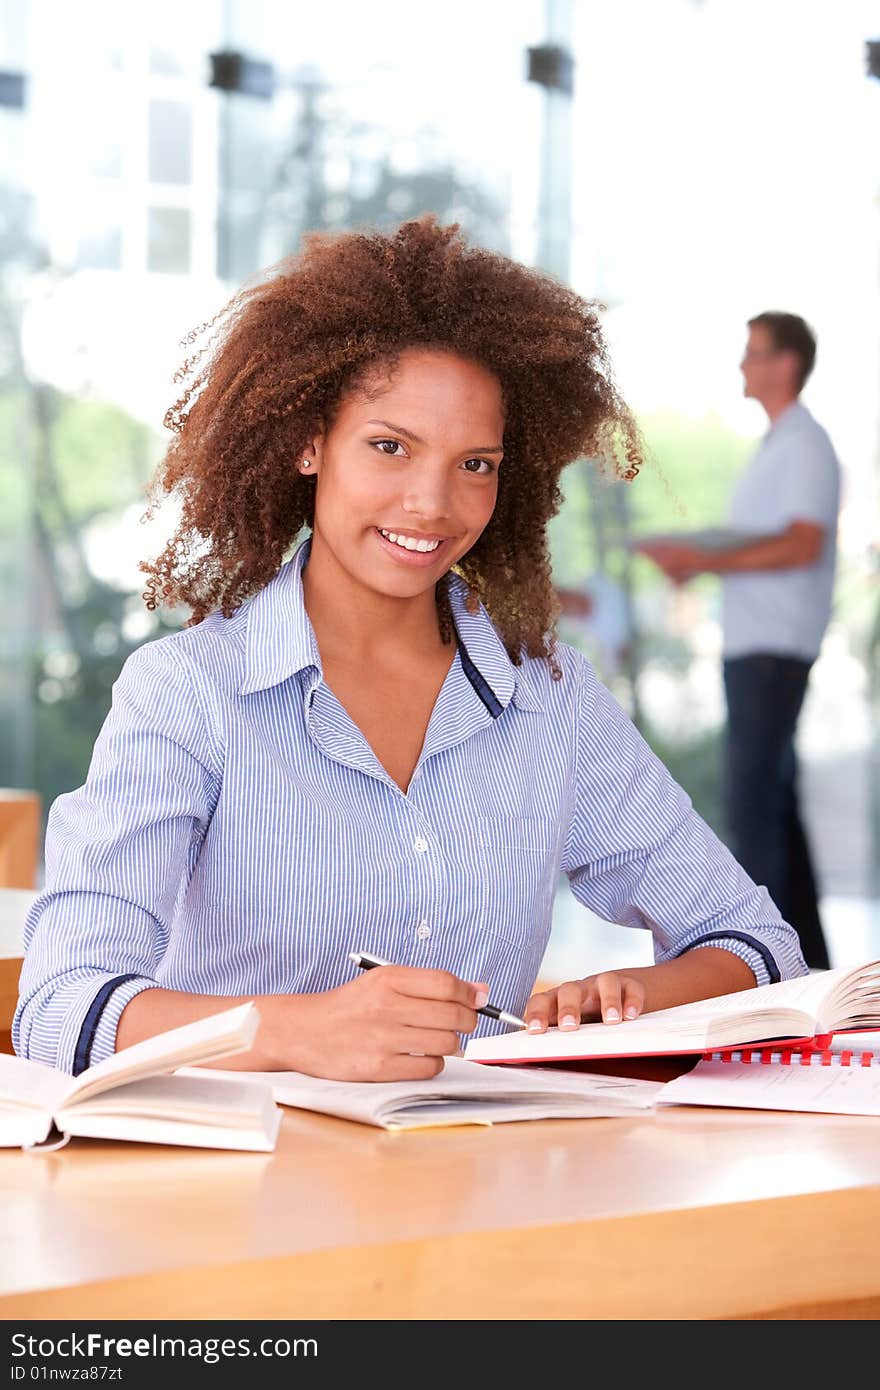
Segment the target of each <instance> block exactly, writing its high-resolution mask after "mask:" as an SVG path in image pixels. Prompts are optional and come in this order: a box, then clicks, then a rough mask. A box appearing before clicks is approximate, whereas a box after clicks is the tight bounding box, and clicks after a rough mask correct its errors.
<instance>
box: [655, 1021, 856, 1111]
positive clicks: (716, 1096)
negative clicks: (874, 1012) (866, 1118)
mask: <svg viewBox="0 0 880 1390" xmlns="http://www.w3.org/2000/svg"><path fill="white" fill-rule="evenodd" d="M657 1103H658V1105H719V1106H733V1107H736V1108H738V1109H744V1110H803V1111H809V1112H811V1113H814V1114H825V1115H880V1050H875V1047H874V1040H872V1038H871V1035H870V1034H853V1035H852V1036H850V1037H846V1038H845V1041H844V1040H843V1035H842V1037H841V1039H840V1040H838V1041H837V1042H835V1043H834V1045H833V1046H832V1047H829V1048H825V1049H823V1050H821V1051H814V1050H809V1049H808V1050H806V1051H804V1050H800V1049H799V1048H797V1047H793V1048H792V1047H775V1046H773V1047H759V1048H741V1049H736V1050H732V1051H727V1052H714V1053H709V1054H708V1055H707V1056H706V1057H704V1058H703V1060H702V1061H700V1062H698V1063H697V1065H696V1066H695V1067H694V1069H693V1070H692V1071H689V1072H687V1073H685V1075H683V1076H679V1077H676V1078H675V1079H674V1080H673V1081H670V1082H669V1084H668V1085H667V1086H664V1088H663V1090H662V1091H661V1092H660V1094H659V1096H658V1097H657Z"/></svg>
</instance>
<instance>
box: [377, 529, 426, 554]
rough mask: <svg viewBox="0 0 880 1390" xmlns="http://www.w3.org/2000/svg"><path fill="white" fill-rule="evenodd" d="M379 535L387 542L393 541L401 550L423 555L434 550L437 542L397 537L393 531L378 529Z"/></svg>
mask: <svg viewBox="0 0 880 1390" xmlns="http://www.w3.org/2000/svg"><path fill="white" fill-rule="evenodd" d="M379 534H380V535H382V536H384V537H385V539H386V540H387V541H393V542H394V544H395V545H399V546H400V548H401V549H402V550H419V551H421V552H422V553H423V554H424V553H425V552H426V551H429V550H436V549H437V547H438V545H439V544H440V542H439V541H417V540H416V538H415V536H398V535H397V533H396V532H395V531H383V530H382V528H381V526H380V527H379Z"/></svg>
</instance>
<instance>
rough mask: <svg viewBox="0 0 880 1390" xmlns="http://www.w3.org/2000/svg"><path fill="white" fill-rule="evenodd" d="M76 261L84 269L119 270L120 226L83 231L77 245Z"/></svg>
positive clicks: (120, 255)
mask: <svg viewBox="0 0 880 1390" xmlns="http://www.w3.org/2000/svg"><path fill="white" fill-rule="evenodd" d="M76 263H77V265H78V266H81V267H82V268H83V269H84V270H86V269H87V270H119V268H120V266H121V265H122V228H121V227H113V226H103V227H94V228H92V229H91V230H90V231H87V232H84V233H83V234H82V235H81V236H80V238H79V242H78V245H77V252H76Z"/></svg>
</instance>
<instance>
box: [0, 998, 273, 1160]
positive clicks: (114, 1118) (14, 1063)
mask: <svg viewBox="0 0 880 1390" xmlns="http://www.w3.org/2000/svg"><path fill="white" fill-rule="evenodd" d="M259 1021H260V1016H259V1013H258V1011H257V1007H256V1005H255V1004H252V1003H248V1004H239V1005H237V1006H236V1007H235V1008H232V1009H225V1010H224V1011H223V1012H222V1013H218V1014H212V1015H211V1016H210V1017H209V1018H203V1019H199V1020H198V1021H197V1022H196V1023H186V1024H184V1025H183V1026H182V1027H180V1028H172V1029H170V1030H169V1031H167V1032H165V1033H159V1034H158V1035H157V1036H156V1037H153V1038H145V1039H144V1040H143V1042H139V1043H135V1044H134V1045H133V1046H132V1047H125V1048H123V1049H122V1051H121V1052H117V1053H115V1054H114V1055H113V1056H112V1057H108V1058H106V1059H105V1061H103V1062H98V1063H96V1065H95V1066H93V1067H88V1068H87V1069H86V1070H85V1071H84V1072H82V1073H81V1074H80V1075H79V1076H76V1077H71V1076H68V1075H66V1073H64V1072H61V1071H56V1070H55V1068H54V1067H46V1066H43V1065H42V1064H41V1063H40V1062H30V1061H27V1060H26V1059H25V1058H23V1057H11V1056H7V1055H6V1054H3V1055H0V1147H6V1148H8V1147H9V1146H10V1145H18V1146H20V1147H22V1148H35V1147H41V1146H44V1147H46V1148H47V1149H49V1148H52V1149H55V1148H61V1147H62V1145H63V1144H65V1143H66V1142H67V1140H68V1139H69V1138H71V1137H73V1136H74V1135H76V1136H82V1137H87V1138H92V1139H133V1140H138V1141H140V1142H141V1143H153V1144H190V1145H195V1146H197V1147H199V1148H213V1149H257V1150H271V1149H274V1147H275V1140H276V1138H277V1135H278V1127H279V1124H280V1123H281V1111H280V1110H279V1109H278V1107H277V1106H276V1105H275V1103H274V1101H273V1100H272V1093H271V1091H270V1090H269V1088H268V1087H267V1086H265V1085H258V1084H257V1083H256V1082H254V1081H248V1080H239V1079H237V1077H239V1076H244V1073H227V1074H226V1079H224V1080H223V1081H222V1082H218V1081H215V1080H214V1078H213V1074H212V1072H210V1071H207V1072H204V1073H202V1074H199V1073H198V1072H197V1071H195V1072H192V1073H190V1074H189V1075H187V1076H185V1077H184V1076H172V1075H166V1074H165V1073H170V1072H173V1071H175V1070H176V1069H177V1068H178V1067H182V1066H189V1065H194V1064H196V1063H199V1062H213V1061H217V1060H219V1059H220V1058H222V1057H231V1056H233V1055H234V1054H235V1053H236V1052H246V1051H247V1049H248V1048H249V1047H250V1046H251V1043H252V1042H253V1040H254V1035H255V1033H256V1031H257V1027H258V1025H259Z"/></svg>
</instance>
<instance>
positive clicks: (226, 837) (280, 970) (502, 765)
mask: <svg viewBox="0 0 880 1390" xmlns="http://www.w3.org/2000/svg"><path fill="white" fill-rule="evenodd" d="M308 549H309V546H308V542H306V543H305V544H304V545H303V546H301V547H300V549H299V550H298V551H297V553H296V555H295V556H294V557H293V559H292V560H290V561H289V562H288V563H287V564H285V565H284V566H283V567H282V568H281V569H280V570H279V572H278V574H277V575H276V576H275V577H274V578H273V579H272V581H271V582H270V583H269V584H268V585H266V587H265V588H263V589H262V590H261V591H260V592H259V593H257V594H255V595H254V596H253V597H252V598H251V599H249V600H248V601H247V602H246V603H244V604H243V605H242V606H241V607H240V608H239V609H238V610H237V611H236V613H234V614H233V615H232V617H231V618H228V619H227V618H224V617H223V616H222V615H221V614H219V613H216V614H213V615H211V616H210V617H208V618H207V619H205V621H204V622H202V623H200V624H198V625H197V626H196V627H193V628H187V629H184V630H183V631H181V632H178V633H174V634H172V635H171V636H167V637H162V638H160V639H158V640H156V641H153V642H149V643H147V644H145V645H144V646H143V647H141V648H139V649H138V650H137V651H136V652H134V653H133V654H132V655H131V656H130V657H129V658H128V660H127V661H126V663H125V665H124V667H123V669H122V671H121V673H120V676H119V679H118V680H117V682H116V684H115V686H114V688H113V700H112V707H111V710H110V712H109V714H108V716H107V719H106V721H105V723H104V726H103V728H102V730H101V732H100V734H99V736H98V739H97V740H96V743H95V748H94V754H93V757H92V762H91V767H90V769H89V773H88V777H87V780H86V782H85V785H84V786H83V787H81V788H80V789H79V790H77V791H74V792H71V793H69V794H66V795H64V796H60V797H59V798H58V799H57V801H56V802H55V803H54V805H53V807H52V810H51V814H50V818H49V826H48V832H47V841H46V886H45V890H44V891H43V892H42V893H41V894H40V896H39V897H38V899H37V900H36V902H35V903H34V905H33V907H32V909H31V912H30V914H29V916H28V920H27V923H26V928H25V952H26V953H25V963H24V968H23V972H22V978H21V987H20V998H19V1006H18V1009H17V1012H16V1016H15V1022H14V1032H13V1040H14V1045H15V1048H16V1051H17V1052H18V1053H19V1054H21V1055H24V1056H27V1057H31V1058H34V1059H35V1060H37V1061H41V1062H46V1063H49V1064H51V1065H54V1066H57V1067H60V1068H62V1069H63V1070H65V1071H72V1072H79V1071H81V1070H82V1069H83V1068H84V1067H86V1066H88V1065H91V1064H93V1063H95V1062H98V1061H100V1060H102V1059H103V1058H104V1057H106V1056H108V1055H109V1054H110V1053H112V1052H113V1050H114V1047H115V1038H116V1026H117V1023H118V1021H119V1017H120V1014H121V1013H122V1010H123V1009H124V1008H125V1006H126V1004H128V1002H129V1000H131V999H132V998H133V997H134V996H135V995H136V994H138V993H139V992H140V991H141V990H144V989H149V988H151V987H153V986H156V985H159V986H162V987H164V988H166V989H178V990H186V991H192V992H196V993H206V994H214V995H224V996H225V995H241V994H245V995H248V994H279V993H288V992H289V993H295V994H298V993H306V992H312V991H319V990H326V989H330V988H333V987H334V986H337V985H339V984H341V983H343V982H344V981H345V980H347V979H351V978H352V977H353V976H354V974H355V973H356V972H355V967H354V966H353V965H352V964H351V963H350V962H349V960H348V953H349V951H352V950H361V949H363V950H366V951H370V952H373V953H375V954H376V955H380V956H383V957H385V958H386V959H389V960H393V961H396V962H398V963H400V964H404V965H414V966H429V967H443V968H445V969H448V970H452V971H454V972H455V973H456V974H457V975H459V976H461V977H462V978H464V979H468V980H484V981H486V982H487V983H488V984H489V987H490V991H491V997H492V998H493V999H494V1000H497V1001H499V1002H501V1003H502V1004H503V1006H504V1007H506V1008H508V1009H513V1010H515V1011H517V1012H522V1010H523V1009H524V1007H525V1004H526V1001H527V999H528V996H529V993H530V991H531V988H532V986H533V983H534V981H535V978H536V975H537V972H538V969H539V967H540V964H541V961H542V959H543V956H544V952H545V948H546V946H547V940H548V936H549V933H550V927H551V916H552V909H553V902H554V896H555V892H556V888H557V884H558V878H559V874H560V871H562V872H564V873H566V874H567V875H568V877H569V880H570V882H571V886H572V890H573V892H574V894H575V896H576V897H577V898H579V899H580V901H581V902H583V903H584V904H586V905H587V906H588V907H589V908H591V909H592V910H593V911H594V912H595V913H597V914H598V915H599V916H600V917H603V918H605V919H606V920H608V921H612V922H618V923H621V924H622V925H624V926H629V927H636V928H642V929H647V930H649V931H650V932H651V933H652V936H653V942H654V957H655V959H656V960H657V961H664V960H669V959H671V958H672V957H674V956H677V955H679V954H680V953H681V952H683V951H686V950H688V949H690V948H692V947H696V946H700V945H712V946H724V947H726V948H727V949H728V950H730V951H733V952H734V953H735V954H736V955H738V956H740V957H742V958H743V959H744V960H746V961H747V962H748V964H749V965H750V966H751V968H752V969H753V970H754V972H755V977H756V980H757V982H758V983H759V984H763V983H766V982H767V981H768V980H773V979H779V978H784V977H788V976H791V975H798V974H802V973H804V972H805V970H806V966H805V965H804V962H803V959H802V957H801V954H800V950H799V945H798V939H797V936H796V934H795V932H794V931H793V930H792V928H791V927H789V926H788V925H786V923H784V922H783V921H782V919H781V918H780V916H779V914H778V912H777V911H776V910H775V908H774V907H773V905H772V903H771V901H770V899H769V897H768V896H767V893H766V892H765V891H764V890H763V889H761V888H758V887H756V886H755V884H754V883H753V882H752V881H751V879H749V878H748V876H747V875H746V874H745V872H744V871H743V870H742V869H741V868H740V867H739V866H738V865H737V863H736V862H735V861H734V859H733V858H732V857H731V855H730V854H729V852H728V851H727V850H726V849H725V848H724V847H723V846H722V845H721V843H720V842H719V841H718V840H717V839H716V837H715V835H714V834H713V833H712V832H711V830H710V829H709V828H708V826H707V825H706V824H705V823H704V822H703V821H702V820H701V819H700V817H699V816H697V814H696V813H695V812H694V810H693V809H692V806H691V803H690V801H689V799H688V797H687V796H686V794H685V792H684V791H683V790H682V789H681V788H680V787H679V786H678V785H677V784H676V783H675V782H674V781H673V779H672V778H671V776H670V775H669V773H668V772H667V771H666V769H665V768H664V767H663V765H662V764H661V763H660V762H659V761H658V759H657V758H656V757H655V756H654V754H653V753H652V752H651V750H650V749H649V748H648V746H647V744H646V743H645V742H644V740H643V739H642V738H641V737H640V735H639V734H638V732H637V731H636V729H635V728H634V726H633V725H632V723H631V722H630V720H629V719H628V718H627V717H626V715H625V714H624V712H623V711H622V710H621V708H620V707H619V706H618V705H617V703H616V702H615V701H614V699H613V698H612V696H611V695H610V694H609V692H608V691H607V690H606V689H605V688H604V686H602V685H601V683H600V682H599V681H598V679H597V678H596V675H595V673H594V672H593V669H592V667H591V666H590V664H589V662H588V661H587V660H586V659H585V658H584V657H583V656H582V655H581V654H580V653H579V652H577V651H576V650H575V649H574V648H572V647H568V646H565V645H560V647H559V649H558V656H559V662H560V665H561V667H562V671H563V678H562V680H560V681H554V680H553V679H552V678H551V675H550V670H549V667H548V664H547V662H546V661H544V660H542V659H529V658H525V659H524V660H523V664H522V665H521V666H519V667H517V666H514V665H513V664H512V662H511V661H510V659H509V657H508V656H507V653H506V652H505V650H504V646H503V644H502V643H501V641H500V639H499V637H498V634H497V633H496V631H495V629H494V628H493V626H492V624H491V622H490V620H489V618H488V615H487V614H486V612H485V610H484V609H481V610H480V611H479V612H478V613H476V614H472V613H469V612H468V611H467V609H466V607H465V601H464V600H465V595H466V588H465V586H464V584H463V582H462V581H461V580H459V579H458V578H457V577H455V576H452V577H451V582H450V601H451V606H452V612H453V617H454V620H455V625H456V629H457V633H458V650H457V654H456V657H455V660H454V662H453V664H452V666H451V667H450V670H449V673H448V675H447V677H446V679H445V681H444V683H443V686H442V688H441V690H440V693H439V695H438V697H437V702H436V705H435V707H434V710H433V712H432V715H431V719H430V723H429V726H428V730H427V733H426V736H425V742H424V746H423V748H422V751H421V754H420V757H419V760H418V764H417V766H416V769H415V772H414V774H413V777H412V781H411V783H410V786H409V788H408V790H407V792H406V793H405V794H404V793H403V792H402V791H401V789H400V788H399V787H398V786H397V784H396V783H395V782H394V781H393V780H392V779H391V778H390V777H389V775H388V774H387V773H386V772H385V770H384V768H383V767H382V766H381V765H380V763H379V762H378V760H377V758H376V757H375V754H374V753H373V751H372V749H371V748H370V746H369V745H368V743H367V742H366V740H365V739H364V737H363V735H362V734H361V732H360V730H359V729H358V728H357V727H356V725H355V724H354V723H353V722H352V720H351V718H350V717H349V715H348V714H347V713H346V711H345V710H344V709H343V707H342V706H341V705H340V703H339V702H338V700H337V699H336V698H335V696H334V695H333V692H332V690H331V689H330V688H329V686H327V685H326V684H325V683H324V682H323V680H322V673H321V659H320V655H319V653H318V648H317V643H316V640H315V635H314V632H313V630H312V626H311V624H310V622H309V619H308V616H307V614H306V611H305V606H304V603H303V589H302V577H301V574H302V567H303V565H304V563H305V562H306V560H307V558H308ZM587 920H588V919H586V918H585V922H586V921H587ZM589 971H590V949H589V937H588V935H586V934H585V940H584V953H583V973H584V974H587V973H589ZM503 1027H504V1025H503V1024H499V1023H496V1022H494V1021H492V1020H489V1019H481V1020H480V1024H479V1028H478V1030H477V1031H478V1033H486V1032H490V1031H494V1030H497V1029H499V1028H503Z"/></svg>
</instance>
